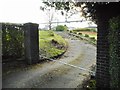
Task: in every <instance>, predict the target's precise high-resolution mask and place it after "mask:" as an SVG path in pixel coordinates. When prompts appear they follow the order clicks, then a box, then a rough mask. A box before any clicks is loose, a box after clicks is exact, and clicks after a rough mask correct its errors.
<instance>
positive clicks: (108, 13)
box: [44, 2, 120, 88]
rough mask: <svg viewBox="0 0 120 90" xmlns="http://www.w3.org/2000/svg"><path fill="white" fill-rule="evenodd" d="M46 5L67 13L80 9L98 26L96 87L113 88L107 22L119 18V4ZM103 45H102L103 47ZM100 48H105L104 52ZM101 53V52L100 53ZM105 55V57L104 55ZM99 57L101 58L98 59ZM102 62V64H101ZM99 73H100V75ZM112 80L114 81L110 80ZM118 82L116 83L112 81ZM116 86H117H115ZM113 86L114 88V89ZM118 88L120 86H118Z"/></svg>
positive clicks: (75, 3)
mask: <svg viewBox="0 0 120 90" xmlns="http://www.w3.org/2000/svg"><path fill="white" fill-rule="evenodd" d="M44 3H45V4H46V5H48V6H51V7H55V8H56V9H58V10H60V9H62V10H66V11H69V10H70V9H71V8H73V7H81V11H82V14H83V16H84V17H86V18H87V19H90V20H92V21H94V22H95V23H96V24H97V26H98V40H97V42H98V44H97V45H98V46H97V71H96V81H97V87H106V88H108V87H111V88H112V87H113V86H112V85H110V82H111V77H112V75H114V74H112V75H110V73H109V69H110V65H109V62H110V60H109V59H110V58H109V42H108V41H109V40H108V38H107V36H108V33H109V28H110V26H109V21H110V19H112V18H113V17H117V16H120V9H119V8H120V2H44ZM103 44H104V45H103ZM102 48H105V49H104V50H103V49H102ZM101 51H102V52H101ZM104 53H105V55H104ZM99 57H101V58H102V59H101V58H99ZM102 62H104V63H102ZM100 72H101V73H100ZM117 74H118V76H119V77H118V80H119V79H120V71H119V72H117ZM112 80H114V79H112ZM114 82H118V81H114ZM116 86H117V85H116ZM116 86H114V87H116ZM118 87H119V88H120V85H118Z"/></svg>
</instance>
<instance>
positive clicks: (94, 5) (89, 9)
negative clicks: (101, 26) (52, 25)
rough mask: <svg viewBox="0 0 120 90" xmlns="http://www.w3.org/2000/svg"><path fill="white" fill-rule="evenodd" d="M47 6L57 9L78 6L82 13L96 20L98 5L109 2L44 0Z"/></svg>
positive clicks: (68, 8) (69, 8) (66, 9)
mask: <svg viewBox="0 0 120 90" xmlns="http://www.w3.org/2000/svg"><path fill="white" fill-rule="evenodd" d="M44 3H45V4H46V5H47V6H49V7H55V8H56V9H57V10H65V11H69V10H71V9H73V8H74V7H80V8H81V11H82V15H83V16H84V17H85V18H88V19H90V20H93V21H97V17H96V14H97V11H98V9H99V7H101V6H105V5H109V4H111V3H110V2H51V1H50V0H48V1H47V2H44Z"/></svg>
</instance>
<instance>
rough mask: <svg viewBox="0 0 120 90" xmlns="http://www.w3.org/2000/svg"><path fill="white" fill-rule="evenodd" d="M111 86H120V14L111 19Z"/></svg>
mask: <svg viewBox="0 0 120 90" xmlns="http://www.w3.org/2000/svg"><path fill="white" fill-rule="evenodd" d="M109 24H110V29H109V30H110V31H109V36H108V38H109V43H110V46H109V60H110V63H109V64H110V67H109V72H110V86H111V88H120V16H118V17H114V18H112V19H111V20H110V21H109Z"/></svg>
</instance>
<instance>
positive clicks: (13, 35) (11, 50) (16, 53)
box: [2, 23, 24, 58]
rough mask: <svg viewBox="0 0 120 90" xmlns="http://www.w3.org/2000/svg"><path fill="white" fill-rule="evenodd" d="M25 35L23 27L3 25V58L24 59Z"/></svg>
mask: <svg viewBox="0 0 120 90" xmlns="http://www.w3.org/2000/svg"><path fill="white" fill-rule="evenodd" d="M23 39H24V33H23V30H22V25H18V24H10V23H2V56H3V58H8V57H15V58H16V57H22V55H23V54H24V47H23Z"/></svg>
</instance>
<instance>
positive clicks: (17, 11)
mask: <svg viewBox="0 0 120 90" xmlns="http://www.w3.org/2000/svg"><path fill="white" fill-rule="evenodd" d="M41 5H43V4H42V0H0V22H11V23H27V22H33V23H44V22H48V15H46V13H44V12H43V11H41V10H40V6H41ZM54 18H55V19H56V18H57V19H58V21H65V17H64V16H62V15H61V14H60V13H58V14H57V13H54ZM70 20H80V14H76V15H74V16H72V17H71V18H70ZM71 24H72V23H71ZM71 24H69V26H72V25H71ZM40 26H41V27H42V26H44V25H40ZM74 26H76V27H78V26H81V27H83V26H87V23H86V22H83V23H80V24H78V23H74Z"/></svg>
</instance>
